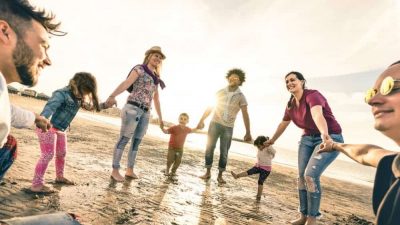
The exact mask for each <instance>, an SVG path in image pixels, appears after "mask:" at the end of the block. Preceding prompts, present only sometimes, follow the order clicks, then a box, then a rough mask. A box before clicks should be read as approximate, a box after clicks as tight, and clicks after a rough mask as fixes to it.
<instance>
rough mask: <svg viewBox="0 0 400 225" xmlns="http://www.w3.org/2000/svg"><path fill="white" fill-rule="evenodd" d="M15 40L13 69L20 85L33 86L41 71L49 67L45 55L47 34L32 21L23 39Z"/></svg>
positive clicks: (47, 45)
mask: <svg viewBox="0 0 400 225" xmlns="http://www.w3.org/2000/svg"><path fill="white" fill-rule="evenodd" d="M17 39H18V40H17V44H16V46H15V49H14V51H13V54H12V56H13V63H14V66H15V69H16V71H17V73H18V76H19V78H20V83H21V84H23V85H27V86H33V85H35V84H36V83H37V81H38V78H39V75H40V73H41V70H42V69H43V68H44V67H45V66H49V65H51V61H50V59H49V57H48V55H47V49H48V48H49V44H48V42H49V37H48V33H47V31H46V30H45V28H44V27H43V26H42V25H40V23H38V22H36V21H33V22H32V26H31V27H30V28H29V29H28V30H27V31H26V32H25V33H24V35H23V37H17Z"/></svg>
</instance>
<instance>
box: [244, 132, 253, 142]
mask: <svg viewBox="0 0 400 225" xmlns="http://www.w3.org/2000/svg"><path fill="white" fill-rule="evenodd" d="M251 140H252V138H251V134H250V133H246V134H245V135H244V137H243V141H245V142H251Z"/></svg>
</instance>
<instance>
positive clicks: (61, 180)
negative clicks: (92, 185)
mask: <svg viewBox="0 0 400 225" xmlns="http://www.w3.org/2000/svg"><path fill="white" fill-rule="evenodd" d="M55 183H56V184H63V185H75V184H76V183H75V182H74V181H72V180H68V179H67V178H65V177H57V178H56V181H55Z"/></svg>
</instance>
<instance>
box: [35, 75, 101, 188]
mask: <svg viewBox="0 0 400 225" xmlns="http://www.w3.org/2000/svg"><path fill="white" fill-rule="evenodd" d="M81 107H84V108H85V109H87V110H93V109H96V111H100V105H99V100H98V97H97V83H96V78H95V77H94V76H93V75H92V74H90V73H85V72H80V73H76V74H75V75H74V77H73V78H72V79H71V80H70V82H69V85H68V86H66V87H64V88H61V89H58V90H56V91H55V92H54V93H53V95H52V96H51V98H50V99H49V100H48V101H47V104H46V105H45V107H44V109H43V111H42V113H41V114H40V115H42V116H44V117H46V118H48V119H49V118H50V117H51V119H50V122H51V124H52V128H51V129H50V130H49V131H48V132H42V130H40V129H36V134H37V135H38V137H39V143H40V150H41V155H40V159H39V161H38V162H37V164H36V168H35V174H34V177H33V181H32V186H31V188H30V191H31V192H34V193H51V192H54V191H53V190H52V189H50V188H49V187H47V186H45V185H44V179H43V177H44V174H45V172H46V169H47V166H48V164H49V162H50V160H52V159H53V156H54V152H55V153H56V162H55V166H56V179H55V182H56V183H59V184H67V185H73V184H74V182H72V181H70V180H68V179H67V178H65V177H64V164H65V155H66V152H67V133H66V129H67V128H68V127H69V125H70V123H71V121H72V120H73V119H74V117H75V115H76V113H77V112H78V110H79V109H80V108H81Z"/></svg>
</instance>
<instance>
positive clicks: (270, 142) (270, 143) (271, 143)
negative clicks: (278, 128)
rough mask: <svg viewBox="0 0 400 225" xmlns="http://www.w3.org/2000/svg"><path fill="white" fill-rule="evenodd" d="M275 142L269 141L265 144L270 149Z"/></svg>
mask: <svg viewBox="0 0 400 225" xmlns="http://www.w3.org/2000/svg"><path fill="white" fill-rule="evenodd" d="M274 143H275V142H274V141H273V140H272V139H269V140H268V141H265V142H264V146H265V147H269V146H270V145H273V144H274Z"/></svg>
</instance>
